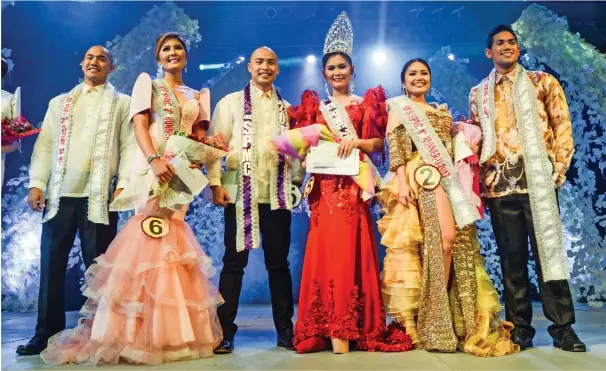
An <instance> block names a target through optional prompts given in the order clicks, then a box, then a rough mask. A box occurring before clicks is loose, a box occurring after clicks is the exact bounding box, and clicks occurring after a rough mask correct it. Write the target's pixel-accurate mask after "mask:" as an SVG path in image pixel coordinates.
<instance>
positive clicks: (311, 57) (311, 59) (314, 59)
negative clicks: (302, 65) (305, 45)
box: [306, 54, 316, 64]
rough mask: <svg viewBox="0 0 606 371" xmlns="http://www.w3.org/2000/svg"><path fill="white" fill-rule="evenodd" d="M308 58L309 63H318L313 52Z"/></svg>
mask: <svg viewBox="0 0 606 371" xmlns="http://www.w3.org/2000/svg"><path fill="white" fill-rule="evenodd" d="M306 60H307V63H310V64H313V63H316V56H315V55H313V54H310V55H308V56H307V58H306Z"/></svg>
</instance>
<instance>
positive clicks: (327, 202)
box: [289, 88, 412, 353]
mask: <svg viewBox="0 0 606 371" xmlns="http://www.w3.org/2000/svg"><path fill="white" fill-rule="evenodd" d="M384 99H385V94H384V92H383V90H382V89H381V88H376V89H371V90H370V91H369V92H367V94H366V95H365V97H364V100H363V101H361V102H356V103H353V104H350V105H348V106H347V107H346V111H347V113H348V115H349V117H350V119H351V122H352V123H353V125H354V126H355V129H356V131H357V134H358V136H359V137H360V138H363V139H367V138H383V133H384V128H385V125H384V123H385V122H386V113H385V115H381V112H382V111H384V103H383V102H384ZM318 103H319V102H318V99H317V94H315V93H312V92H309V91H306V92H305V93H304V94H303V102H302V104H301V105H300V106H299V107H296V108H291V109H290V110H289V114H290V115H291V117H292V118H294V119H296V120H297V122H298V124H297V125H298V127H302V126H306V125H311V124H314V123H319V124H323V125H326V121H325V120H324V118H323V117H322V114H321V113H320V111H319V110H318ZM313 176H314V180H315V181H314V186H313V189H312V191H311V193H310V194H309V196H308V202H309V205H310V209H311V219H310V226H309V235H308V237H307V247H306V250H305V259H304V262H303V275H302V278H301V289H300V294H299V306H298V315H297V323H296V325H295V347H296V348H297V351H298V352H299V353H308V352H314V351H321V350H325V349H328V348H329V344H330V339H331V338H339V339H346V340H349V341H350V342H351V343H352V345H353V347H354V348H355V349H356V350H365V351H383V352H400V351H406V350H409V349H411V348H412V343H411V340H410V338H409V337H408V335H406V334H405V332H404V331H403V329H402V328H401V327H399V325H397V324H395V323H394V324H391V325H390V326H389V328H387V326H386V319H385V310H384V307H383V300H382V297H381V288H380V286H381V283H380V282H381V281H380V278H379V272H380V269H379V261H378V256H377V244H376V241H375V234H374V231H373V221H372V218H371V214H370V211H369V207H368V205H367V203H366V202H364V201H363V200H362V199H361V197H360V188H359V186H358V185H357V184H356V183H354V182H353V180H352V178H351V177H349V176H332V175H321V174H313Z"/></svg>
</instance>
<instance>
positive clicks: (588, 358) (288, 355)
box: [2, 303, 606, 370]
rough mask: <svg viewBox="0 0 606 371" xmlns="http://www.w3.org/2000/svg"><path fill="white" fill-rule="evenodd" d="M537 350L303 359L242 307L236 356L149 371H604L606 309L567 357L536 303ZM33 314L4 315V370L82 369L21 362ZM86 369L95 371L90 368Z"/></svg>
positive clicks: (264, 316)
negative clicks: (583, 348)
mask: <svg viewBox="0 0 606 371" xmlns="http://www.w3.org/2000/svg"><path fill="white" fill-rule="evenodd" d="M534 310H535V319H534V321H533V322H534V323H533V324H534V325H535V327H536V328H537V336H536V337H535V339H534V344H535V348H533V349H530V350H528V351H525V352H521V353H520V354H516V355H512V356H507V357H500V358H477V357H473V356H471V355H467V354H463V353H456V354H441V353H429V352H426V351H422V350H414V351H410V352H406V353H366V352H352V353H349V354H344V355H334V354H332V353H330V352H322V353H314V354H306V355H299V354H297V353H295V352H290V351H286V350H283V349H281V348H277V347H276V343H275V331H274V329H273V322H272V317H271V307H269V306H252V305H246V306H241V307H240V311H239V315H238V323H239V325H240V330H239V331H238V334H237V335H236V340H235V343H236V351H235V352H234V353H233V354H231V355H220V356H214V357H211V358H206V359H202V360H197V361H186V362H175V363H168V364H164V365H162V366H157V367H150V368H153V369H161V370H321V369H325V370H327V369H332V370H395V369H397V370H604V369H606V308H600V309H592V308H588V307H587V306H586V305H579V306H577V312H576V315H577V325H576V326H575V329H576V330H577V332H578V334H579V336H580V337H581V339H582V340H583V341H585V343H586V344H587V345H588V346H589V352H588V353H568V352H564V351H561V350H559V349H556V348H554V347H553V346H552V345H551V338H550V337H549V335H548V334H547V326H548V325H549V323H548V321H547V320H546V319H545V317H544V316H543V313H542V311H541V306H540V304H539V303H535V305H534ZM76 321H77V313H76V312H71V313H69V314H68V325H70V326H73V325H75V323H76ZM35 323H36V315H35V313H8V312H3V313H2V369H3V370H15V369H19V370H32V369H44V370H51V369H64V370H75V369H83V367H82V366H77V365H69V366H61V367H54V366H47V365H45V364H44V362H42V360H41V359H40V357H39V356H29V357H18V356H17V355H16V354H15V349H16V348H17V345H19V344H22V343H24V342H27V341H28V340H29V338H30V336H31V335H32V334H33V331H34V327H35ZM108 368H109V369H136V368H139V369H144V367H141V366H130V365H119V366H105V367H103V369H108ZM87 369H91V368H88V367H87Z"/></svg>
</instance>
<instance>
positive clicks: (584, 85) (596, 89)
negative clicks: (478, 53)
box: [513, 4, 606, 306]
mask: <svg viewBox="0 0 606 371" xmlns="http://www.w3.org/2000/svg"><path fill="white" fill-rule="evenodd" d="M513 29H514V31H515V32H516V34H517V35H518V38H519V40H520V43H521V45H522V46H523V47H524V48H525V49H526V55H524V56H523V57H522V58H521V61H522V63H523V64H525V65H526V66H527V67H529V68H532V69H539V70H544V69H545V66H548V67H549V68H550V69H551V70H552V71H554V72H555V73H556V74H557V75H558V79H559V81H560V82H561V83H562V86H563V88H564V91H565V93H566V98H567V100H568V106H569V109H570V114H571V119H572V127H573V136H574V142H575V150H576V152H575V154H574V161H573V165H574V169H575V170H576V177H575V178H574V179H570V180H571V182H567V183H566V184H565V185H564V187H563V188H562V190H561V191H560V210H561V213H562V222H563V227H564V229H565V232H566V236H565V237H566V241H565V244H566V247H567V250H568V256H569V261H570V263H571V267H572V279H571V281H570V283H571V286H572V287H571V288H572V290H573V295H574V296H575V299H576V300H586V301H587V302H588V303H589V304H590V305H592V306H601V305H602V301H603V300H604V299H605V298H606V259H605V258H604V252H605V249H606V238H605V237H604V236H605V233H604V231H605V229H606V198H605V197H606V196H605V195H604V193H603V190H604V187H605V185H606V180H605V178H604V170H605V169H606V159H605V158H606V156H605V152H606V151H605V150H604V148H606V130H604V128H605V127H606V104H604V102H606V55H604V54H601V53H600V52H598V51H597V50H596V48H595V47H593V46H592V45H590V44H588V43H586V42H585V41H584V40H583V39H582V38H581V36H580V35H579V34H578V33H577V34H574V33H572V32H570V29H569V27H568V22H567V21H566V19H565V18H564V17H559V16H558V15H557V14H555V13H553V12H552V11H550V10H548V9H547V8H545V7H543V6H540V5H536V4H532V5H530V6H529V7H527V8H526V9H525V10H524V11H523V12H522V15H521V16H520V18H519V19H518V20H517V21H516V22H515V23H514V24H513ZM600 190H601V191H600Z"/></svg>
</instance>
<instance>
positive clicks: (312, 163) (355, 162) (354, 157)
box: [306, 140, 360, 176]
mask: <svg viewBox="0 0 606 371" xmlns="http://www.w3.org/2000/svg"><path fill="white" fill-rule="evenodd" d="M338 150H339V144H338V143H334V142H328V141H324V140H320V141H319V142H318V145H317V146H316V147H311V149H310V152H309V153H308V154H307V160H306V162H307V164H306V167H307V172H308V173H315V174H329V175H350V176H351V175H358V173H360V150H358V149H357V148H354V149H353V151H351V154H350V155H349V156H348V157H346V158H339V156H338V155H337V154H338Z"/></svg>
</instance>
